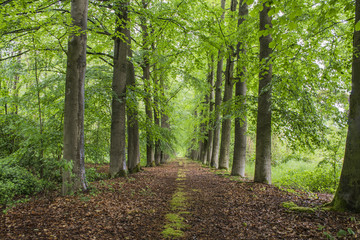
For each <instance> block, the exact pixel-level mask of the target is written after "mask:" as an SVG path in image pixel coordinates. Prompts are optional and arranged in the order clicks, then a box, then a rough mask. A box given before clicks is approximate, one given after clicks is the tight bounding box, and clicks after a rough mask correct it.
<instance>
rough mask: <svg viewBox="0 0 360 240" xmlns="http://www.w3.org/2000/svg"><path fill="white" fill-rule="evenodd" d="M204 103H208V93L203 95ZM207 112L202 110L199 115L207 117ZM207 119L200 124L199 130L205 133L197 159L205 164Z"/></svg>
mask: <svg viewBox="0 0 360 240" xmlns="http://www.w3.org/2000/svg"><path fill="white" fill-rule="evenodd" d="M204 104H205V105H208V104H209V95H206V96H205V102H204ZM207 113H208V111H207V110H205V111H204V110H203V111H202V112H201V117H202V118H205V119H206V118H207V117H208V116H207ZM208 124H209V123H208V121H206V122H203V123H202V124H201V125H200V129H201V130H200V131H201V132H202V133H205V136H204V138H203V140H202V141H201V152H200V159H199V161H200V162H202V163H203V164H206V161H207V155H208V148H207V147H208V131H207V129H208Z"/></svg>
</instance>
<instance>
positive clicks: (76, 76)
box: [62, 0, 88, 194]
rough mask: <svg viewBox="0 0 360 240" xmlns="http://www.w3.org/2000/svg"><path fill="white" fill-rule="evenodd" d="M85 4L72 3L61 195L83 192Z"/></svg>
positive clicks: (84, 2)
mask: <svg viewBox="0 0 360 240" xmlns="http://www.w3.org/2000/svg"><path fill="white" fill-rule="evenodd" d="M87 10H88V0H78V1H71V18H72V25H73V26H74V28H75V29H77V28H78V32H77V34H73V35H71V36H70V38H69V42H68V54H67V68H66V86H65V109H64V159H65V161H66V164H65V167H64V171H63V179H62V183H63V184H62V194H70V193H71V192H72V191H77V190H86V189H87V183H86V178H85V163H84V86H85V84H84V83H85V71H86V29H87Z"/></svg>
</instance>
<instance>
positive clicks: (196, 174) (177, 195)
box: [0, 159, 360, 239]
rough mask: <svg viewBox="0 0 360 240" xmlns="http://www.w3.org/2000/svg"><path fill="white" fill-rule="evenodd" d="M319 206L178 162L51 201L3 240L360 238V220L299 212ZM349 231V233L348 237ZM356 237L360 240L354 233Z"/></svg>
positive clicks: (20, 213) (18, 216) (26, 209)
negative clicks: (303, 207) (295, 206)
mask: <svg viewBox="0 0 360 240" xmlns="http://www.w3.org/2000/svg"><path fill="white" fill-rule="evenodd" d="M285 201H293V202H295V203H297V204H299V205H306V206H309V205H319V204H321V203H322V202H321V201H320V200H311V199H307V198H304V197H298V196H296V195H293V194H289V193H286V192H283V191H280V190H278V189H277V188H275V187H272V186H268V185H262V184H254V183H251V182H239V181H234V180H231V179H230V178H228V177H224V176H219V175H216V174H215V173H214V172H212V171H210V170H209V169H207V168H202V167H201V166H200V165H199V164H197V163H194V162H190V161H187V160H185V159H177V160H176V161H173V162H171V163H169V164H166V165H163V166H160V167H154V168H146V169H145V171H142V172H140V173H137V174H134V175H130V177H129V178H127V179H126V178H119V179H111V180H105V181H99V182H96V183H93V189H92V190H91V192H90V193H88V194H82V195H79V196H69V197H61V196H56V195H54V196H51V197H50V196H47V197H42V198H40V199H37V200H32V201H30V202H27V203H24V204H21V205H18V206H17V207H15V208H13V209H11V210H10V211H8V213H7V214H1V215H0V221H1V222H0V223H1V225H0V227H1V231H0V239H327V235H331V236H334V237H337V235H339V236H340V235H341V234H342V235H343V236H345V234H346V236H345V237H341V236H340V237H339V236H338V237H337V238H338V239H356V238H358V236H359V234H360V227H359V223H358V222H357V221H358V220H360V215H355V214H339V213H332V212H323V211H315V212H311V213H306V212H292V211H289V210H288V209H286V208H284V207H282V206H281V203H282V202H285ZM341 230H343V231H341ZM353 233H354V234H355V235H354V234H353Z"/></svg>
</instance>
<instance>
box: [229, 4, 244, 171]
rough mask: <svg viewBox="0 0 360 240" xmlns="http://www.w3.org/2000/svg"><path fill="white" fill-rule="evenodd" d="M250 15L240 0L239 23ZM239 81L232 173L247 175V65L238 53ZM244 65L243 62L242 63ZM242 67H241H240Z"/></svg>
mask: <svg viewBox="0 0 360 240" xmlns="http://www.w3.org/2000/svg"><path fill="white" fill-rule="evenodd" d="M247 15H248V6H247V4H246V2H245V1H244V0H240V4H239V23H238V25H239V26H241V24H243V23H244V21H245V18H246V16H247ZM238 52H240V53H241V57H244V56H245V54H246V50H245V43H244V42H240V43H239V44H238ZM237 62H238V63H237V64H238V66H237V69H238V70H237V83H236V89H235V94H236V98H238V100H239V101H240V102H239V103H240V107H239V108H240V111H239V112H240V116H237V117H236V118H235V143H234V157H233V166H232V170H231V175H233V176H242V177H245V162H246V129H247V120H246V67H245V66H243V67H241V61H240V56H239V54H238V55H237ZM242 65H243V64H242ZM240 67H241V68H240Z"/></svg>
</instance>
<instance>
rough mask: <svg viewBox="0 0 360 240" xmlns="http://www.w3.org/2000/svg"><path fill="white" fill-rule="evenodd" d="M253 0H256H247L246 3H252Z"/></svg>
mask: <svg viewBox="0 0 360 240" xmlns="http://www.w3.org/2000/svg"><path fill="white" fill-rule="evenodd" d="M253 2H254V0H247V1H246V4H247V5H251V4H253Z"/></svg>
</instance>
